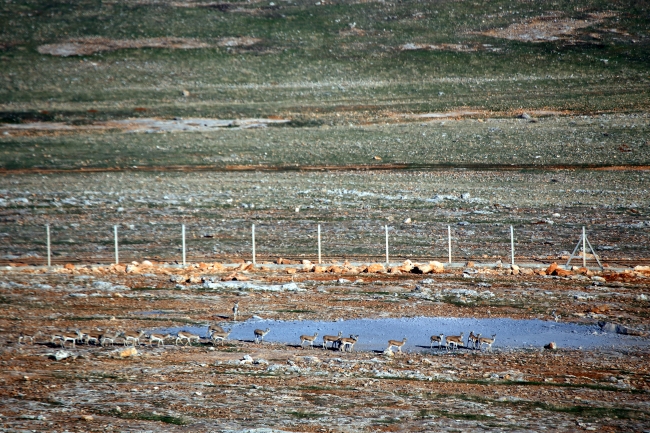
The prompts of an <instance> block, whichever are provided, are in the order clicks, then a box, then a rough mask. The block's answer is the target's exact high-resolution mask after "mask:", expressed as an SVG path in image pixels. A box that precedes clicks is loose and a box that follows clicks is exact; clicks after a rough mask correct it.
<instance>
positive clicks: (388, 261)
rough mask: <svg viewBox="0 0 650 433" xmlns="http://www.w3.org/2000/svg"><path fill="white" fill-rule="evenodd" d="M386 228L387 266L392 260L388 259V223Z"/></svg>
mask: <svg viewBox="0 0 650 433" xmlns="http://www.w3.org/2000/svg"><path fill="white" fill-rule="evenodd" d="M384 227H385V229H386V267H388V266H389V265H390V260H389V259H388V225H385V226H384Z"/></svg>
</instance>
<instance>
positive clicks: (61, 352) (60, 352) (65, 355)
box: [50, 350, 72, 361]
mask: <svg viewBox="0 0 650 433" xmlns="http://www.w3.org/2000/svg"><path fill="white" fill-rule="evenodd" d="M71 356H72V353H70V352H68V351H66V350H58V351H56V352H55V353H54V354H52V355H50V358H52V359H55V360H57V361H61V360H62V359H66V358H69V357H71Z"/></svg>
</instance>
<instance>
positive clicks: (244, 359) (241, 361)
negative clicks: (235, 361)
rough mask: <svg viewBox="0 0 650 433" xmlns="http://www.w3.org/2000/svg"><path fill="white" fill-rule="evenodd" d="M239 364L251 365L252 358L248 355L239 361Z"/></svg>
mask: <svg viewBox="0 0 650 433" xmlns="http://www.w3.org/2000/svg"><path fill="white" fill-rule="evenodd" d="M239 363H240V364H242V365H247V364H252V363H253V358H252V357H251V356H250V355H244V357H243V358H242V359H240V360H239Z"/></svg>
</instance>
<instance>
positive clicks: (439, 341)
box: [429, 334, 445, 349]
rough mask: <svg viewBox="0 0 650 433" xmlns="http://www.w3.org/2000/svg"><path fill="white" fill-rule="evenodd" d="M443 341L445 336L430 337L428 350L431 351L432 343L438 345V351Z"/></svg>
mask: <svg viewBox="0 0 650 433" xmlns="http://www.w3.org/2000/svg"><path fill="white" fill-rule="evenodd" d="M444 339H445V334H440V335H432V336H431V346H429V348H430V349H433V343H436V342H437V343H438V349H440V348H441V347H442V341H443V340H444Z"/></svg>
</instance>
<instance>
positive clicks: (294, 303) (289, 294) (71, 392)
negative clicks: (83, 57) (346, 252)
mask: <svg viewBox="0 0 650 433" xmlns="http://www.w3.org/2000/svg"><path fill="white" fill-rule="evenodd" d="M398 265H400V264H396V265H395V266H393V269H392V270H391V271H392V272H390V273H387V272H385V271H382V270H381V265H376V266H374V267H373V268H371V269H370V270H377V271H379V272H370V273H369V272H367V270H368V269H367V266H363V264H349V263H342V262H340V263H338V264H334V265H332V264H328V265H327V266H323V268H326V269H325V270H328V269H329V270H330V272H313V270H318V269H315V267H314V265H307V266H305V265H302V264H298V263H293V264H284V265H276V264H271V263H267V264H258V266H257V267H256V268H252V267H251V266H250V265H247V264H241V265H236V264H235V265H225V266H224V265H220V264H218V263H217V264H214V263H205V264H201V265H199V264H197V265H191V266H189V267H186V268H183V267H179V266H171V267H170V266H162V265H157V264H155V263H152V264H149V263H147V262H144V263H137V264H131V265H129V267H128V268H127V267H126V266H115V265H113V266H103V267H101V266H100V267H97V266H94V267H91V266H76V267H75V266H72V265H69V266H67V267H66V268H64V267H57V268H55V269H49V270H48V269H46V268H34V267H31V266H29V267H18V268H15V267H14V268H6V269H5V270H3V271H2V278H1V281H2V283H1V284H2V294H3V295H2V296H3V297H2V303H3V313H2V317H1V318H0V326H1V327H2V330H3V345H2V349H1V352H0V362H1V363H2V365H3V368H2V373H1V374H2V376H1V382H0V393H1V394H2V395H3V397H2V399H1V401H2V403H1V404H0V413H1V414H2V418H0V421H1V423H2V425H3V429H4V431H34V430H36V431H66V430H67V431H82V430H83V431H159V430H164V431H251V430H250V429H255V428H258V429H260V428H269V429H271V428H272V429H277V430H278V431H336V432H348V431H349V432H352V431H431V430H437V431H438V430H444V431H483V430H486V429H488V430H499V429H508V430H514V431H531V430H535V431H537V430H554V431H576V430H587V431H589V430H591V431H644V430H647V429H648V428H650V408H648V401H649V399H648V392H650V383H649V382H648V381H649V380H650V375H649V373H648V367H647V361H646V358H647V357H648V356H649V346H648V339H647V337H645V336H644V335H647V334H646V331H647V330H648V321H647V311H646V310H647V296H648V295H650V291H649V290H648V287H649V286H648V272H647V271H645V270H644V268H637V271H634V270H631V269H628V270H622V269H621V270H616V271H615V270H606V271H604V272H600V271H598V270H596V269H592V270H590V271H589V272H586V271H585V270H576V271H575V272H571V273H569V274H564V276H559V275H544V274H545V273H546V271H547V270H548V269H547V268H546V267H539V266H522V267H521V268H519V269H517V268H515V272H514V274H515V275H513V270H512V269H511V268H510V267H509V266H504V267H502V268H498V267H495V266H494V264H490V265H489V266H487V265H481V264H475V265H474V267H466V266H458V267H457V268H447V269H443V270H442V273H435V274H429V275H417V274H413V273H412V271H406V269H408V268H409V267H410V266H409V265H408V264H407V265H406V267H405V265H403V264H402V265H400V266H398ZM470 265H471V264H470ZM334 267H338V268H339V270H340V271H341V272H337V273H333V272H331V271H332V270H335V269H333V268H334ZM364 267H365V268H366V269H364ZM399 267H401V270H402V271H403V272H401V273H399V272H398V271H399V269H398V268H399ZM364 270H365V271H366V272H364ZM517 270H518V271H519V273H517ZM549 273H553V272H549ZM231 279H237V280H240V281H242V280H243V281H246V282H248V283H250V284H249V285H248V286H241V285H240V286H239V288H237V286H233V287H232V288H229V287H228V286H227V285H224V283H220V281H221V280H231ZM425 280H426V281H425ZM423 281H424V282H423ZM292 282H293V284H291V283H292ZM424 286H426V289H423V287H424ZM242 287H244V288H242ZM245 287H248V289H246V288H245ZM264 287H267V288H268V290H264V289H263V288H264ZM486 288H489V291H490V292H491V293H492V294H493V296H491V297H480V296H476V295H474V294H473V293H472V289H473V290H474V293H476V292H477V291H478V292H480V291H483V290H485V289H486ZM454 289H455V291H454ZM461 289H465V290H464V291H463V290H461ZM423 293H424V296H423ZM235 301H238V302H239V323H241V322H244V323H246V322H248V321H255V320H259V319H260V318H263V319H281V320H298V321H300V320H334V321H335V320H338V319H341V318H345V319H348V318H376V317H394V318H399V317H416V316H429V317H488V316H490V317H511V318H521V319H543V320H553V317H554V316H553V314H554V313H553V310H555V315H559V316H560V318H559V321H560V322H565V321H570V322H576V323H598V322H606V323H612V324H624V325H625V326H619V327H618V329H619V332H621V331H622V330H625V331H622V332H626V331H629V333H631V334H634V333H636V334H638V336H630V335H625V336H623V335H621V336H620V338H633V339H634V341H635V342H636V343H634V344H633V345H632V346H623V345H620V346H616V345H615V346H613V347H611V346H607V347H598V348H593V349H589V350H579V349H566V348H562V347H558V348H557V349H555V350H552V349H544V348H543V347H527V348H523V349H522V348H515V347H507V346H503V345H501V346H500V345H499V344H497V343H495V347H494V349H493V351H492V352H491V353H490V352H488V351H487V350H484V351H476V350H469V349H463V348H461V349H459V350H457V351H452V352H449V353H447V351H445V350H438V349H437V348H434V349H428V348H422V347H413V346H412V347H410V348H409V349H408V350H405V353H403V354H401V355H400V354H399V353H395V354H394V356H391V354H385V353H382V350H383V349H384V347H381V348H378V349H381V350H355V351H353V352H340V351H337V350H331V349H330V350H324V349H321V348H314V349H313V350H310V349H301V348H300V347H299V346H298V343H299V342H298V341H290V342H279V341H281V340H282V337H281V336H278V335H275V336H274V337H275V338H274V339H269V340H270V341H265V342H263V343H261V344H255V343H253V342H252V337H253V336H252V335H251V336H250V339H249V338H245V339H228V340H227V341H226V342H225V343H224V344H223V345H219V344H217V345H216V346H213V345H212V344H210V343H209V341H208V340H206V339H205V338H204V339H202V340H201V342H200V343H195V344H192V345H191V346H176V345H174V344H173V340H168V341H167V343H166V345H165V346H160V347H157V346H154V347H150V345H149V343H148V340H147V339H146V338H144V337H143V341H141V345H140V346H138V347H136V348H135V350H133V349H131V348H124V346H122V345H121V344H120V341H119V340H118V344H117V346H108V347H101V346H98V345H94V344H89V345H86V344H77V345H76V346H75V347H74V348H73V347H72V346H71V344H70V343H68V344H67V345H66V348H65V349H62V348H61V347H60V346H58V345H55V344H53V343H51V340H50V335H52V334H54V333H60V332H61V331H63V330H66V329H68V330H73V329H79V328H84V329H97V328H99V329H101V330H102V331H104V332H113V331H117V330H124V331H129V330H144V331H148V332H150V331H151V330H153V329H160V328H166V327H167V328H169V327H182V326H195V327H196V326H201V327H204V326H206V325H208V324H213V325H214V324H220V325H221V326H223V327H224V328H228V327H230V326H232V325H233V324H234V322H233V321H232V319H233V318H232V312H231V308H232V305H233V303H234V302H235ZM298 323H300V322H298ZM603 329H608V330H609V332H613V333H615V332H616V328H615V327H613V328H612V327H611V325H610V328H603ZM38 330H40V331H42V333H41V334H39V335H37V336H36V338H35V341H34V343H33V344H30V343H31V342H29V341H28V344H19V343H18V339H19V337H20V335H21V332H22V333H24V334H25V335H32V334H34V333H35V332H37V331H38ZM108 330H111V331H108ZM429 331H431V332H429ZM468 331H469V330H466V333H467V332H468ZM423 332H425V333H427V337H428V335H429V334H430V333H435V331H433V330H424V331H423ZM466 335H467V334H466ZM361 338H363V336H362V337H361ZM395 338H397V339H399V338H401V337H400V336H395ZM316 342H317V345H318V344H320V342H321V339H320V337H319V338H318V339H317V341H316ZM57 358H59V359H58V360H57ZM260 431H270V430H260Z"/></svg>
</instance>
